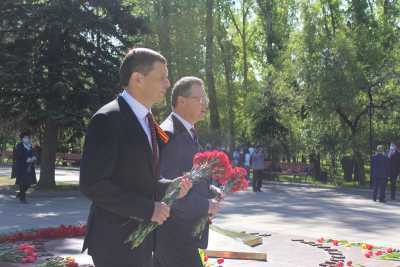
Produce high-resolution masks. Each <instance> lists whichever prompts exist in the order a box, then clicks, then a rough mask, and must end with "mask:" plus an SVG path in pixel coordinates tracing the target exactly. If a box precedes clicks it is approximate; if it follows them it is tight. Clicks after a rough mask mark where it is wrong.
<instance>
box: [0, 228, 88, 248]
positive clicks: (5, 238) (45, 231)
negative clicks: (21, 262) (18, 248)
mask: <svg viewBox="0 0 400 267" xmlns="http://www.w3.org/2000/svg"><path fill="white" fill-rule="evenodd" d="M85 232H86V225H78V226H73V225H68V226H65V225H60V226H59V227H48V228H39V229H36V230H30V231H24V232H16V233H14V234H10V235H2V236H0V243H1V242H16V241H28V240H38V239H53V238H63V237H75V236H84V235H85ZM28 245H29V244H28Z"/></svg>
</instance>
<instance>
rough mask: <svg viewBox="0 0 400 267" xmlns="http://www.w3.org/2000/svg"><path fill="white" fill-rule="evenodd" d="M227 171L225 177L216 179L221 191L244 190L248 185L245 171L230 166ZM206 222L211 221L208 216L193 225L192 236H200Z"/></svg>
mask: <svg viewBox="0 0 400 267" xmlns="http://www.w3.org/2000/svg"><path fill="white" fill-rule="evenodd" d="M229 170H230V171H229V173H227V174H228V175H227V177H224V178H223V179H220V180H217V179H214V180H215V181H216V182H218V184H219V185H221V186H223V187H222V192H223V193H224V195H226V194H228V193H233V192H238V191H245V190H246V189H247V187H248V186H249V182H248V180H247V179H246V176H247V171H246V169H244V168H241V167H232V166H231V167H230V168H229ZM208 223H211V219H210V217H204V218H202V219H201V220H200V221H199V223H198V224H197V225H196V227H195V231H194V232H193V236H199V237H200V238H201V234H202V233H203V231H204V228H205V227H206V225H207V224H208Z"/></svg>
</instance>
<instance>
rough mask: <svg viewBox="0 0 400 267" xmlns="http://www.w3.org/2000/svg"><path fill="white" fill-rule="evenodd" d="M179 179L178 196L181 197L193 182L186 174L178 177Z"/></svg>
mask: <svg viewBox="0 0 400 267" xmlns="http://www.w3.org/2000/svg"><path fill="white" fill-rule="evenodd" d="M178 179H180V180H181V182H180V189H181V190H180V191H179V195H178V198H183V197H184V196H186V195H187V193H188V192H189V190H190V189H191V188H192V186H193V183H192V181H191V180H190V179H189V178H187V177H186V176H182V177H180V178H178Z"/></svg>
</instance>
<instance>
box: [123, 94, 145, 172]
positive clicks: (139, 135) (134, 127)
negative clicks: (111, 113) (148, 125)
mask: <svg viewBox="0 0 400 267" xmlns="http://www.w3.org/2000/svg"><path fill="white" fill-rule="evenodd" d="M118 104H119V106H120V109H121V113H122V115H123V123H122V125H121V127H125V128H126V129H127V131H128V136H129V137H131V138H136V139H138V140H139V141H140V143H142V144H143V148H144V150H145V154H146V158H147V160H148V161H149V163H150V166H152V165H153V159H152V150H151V148H150V144H149V140H148V138H147V134H146V133H145V131H144V130H143V128H142V125H141V124H140V122H139V120H138V118H137V117H136V114H135V113H134V112H133V111H132V109H131V108H130V107H129V105H128V103H126V101H125V100H124V99H123V98H122V97H121V96H119V97H118Z"/></svg>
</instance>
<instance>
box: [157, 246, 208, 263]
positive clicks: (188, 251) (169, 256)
mask: <svg viewBox="0 0 400 267" xmlns="http://www.w3.org/2000/svg"><path fill="white" fill-rule="evenodd" d="M153 262H154V267H176V266H185V267H186V266H187V267H189V266H190V267H202V266H203V264H202V262H201V259H200V254H199V249H198V248H193V247H191V246H186V247H185V246H182V245H179V244H178V245H176V244H168V245H165V246H162V247H161V248H160V245H158V246H157V247H156V251H155V253H154V254H153Z"/></svg>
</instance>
